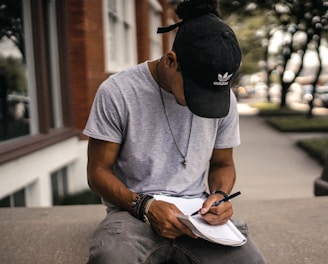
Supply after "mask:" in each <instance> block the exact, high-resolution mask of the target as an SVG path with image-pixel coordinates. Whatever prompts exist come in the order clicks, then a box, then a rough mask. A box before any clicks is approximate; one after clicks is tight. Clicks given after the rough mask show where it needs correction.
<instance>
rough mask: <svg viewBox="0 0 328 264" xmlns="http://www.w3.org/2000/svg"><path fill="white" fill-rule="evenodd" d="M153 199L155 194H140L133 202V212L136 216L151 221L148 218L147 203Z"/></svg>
mask: <svg viewBox="0 0 328 264" xmlns="http://www.w3.org/2000/svg"><path fill="white" fill-rule="evenodd" d="M151 199H153V196H151V195H148V194H142V193H141V194H138V196H137V197H136V199H135V200H134V201H133V202H132V205H131V214H132V215H133V216H134V217H135V218H138V219H140V220H142V221H144V222H146V223H147V222H149V221H148V218H147V217H146V205H147V202H148V201H149V200H151ZM149 206H150V205H149ZM148 209H149V208H148ZM147 211H148V210H147Z"/></svg>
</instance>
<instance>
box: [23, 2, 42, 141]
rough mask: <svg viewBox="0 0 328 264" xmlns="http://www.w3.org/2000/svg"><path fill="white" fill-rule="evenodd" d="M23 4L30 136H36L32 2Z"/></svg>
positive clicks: (37, 126)
mask: <svg viewBox="0 0 328 264" xmlns="http://www.w3.org/2000/svg"><path fill="white" fill-rule="evenodd" d="M22 4H23V23H24V37H25V56H26V58H25V60H26V76H27V91H28V93H27V94H28V97H29V100H30V101H29V111H30V134H31V135H36V134H38V133H39V115H38V102H37V91H36V80H35V76H36V73H35V67H34V65H35V61H34V50H33V37H32V34H33V32H32V21H31V1H30V0H27V1H22Z"/></svg>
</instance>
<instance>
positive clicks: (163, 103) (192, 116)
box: [156, 60, 194, 168]
mask: <svg viewBox="0 0 328 264" xmlns="http://www.w3.org/2000/svg"><path fill="white" fill-rule="evenodd" d="M159 63H160V60H159V61H158V62H157V64H156V78H157V84H158V89H159V93H160V96H161V101H162V105H163V109H164V114H165V117H166V121H167V124H168V127H169V129H170V133H171V135H172V138H173V141H174V144H175V146H176V148H177V150H178V152H179V154H180V156H181V157H182V159H183V161H182V162H181V164H182V165H183V166H184V168H186V167H187V163H188V161H187V155H188V149H189V142H190V137H191V131H192V124H193V119H194V115H193V114H192V115H191V125H190V129H189V137H188V142H187V149H186V153H185V154H183V153H182V150H181V149H180V148H179V145H178V142H177V140H176V138H175V136H174V133H173V129H172V127H171V124H170V120H169V115H168V112H167V109H166V106H165V101H164V97H163V92H162V88H161V86H160V84H159V74H158V65H159Z"/></svg>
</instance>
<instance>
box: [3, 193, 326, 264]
mask: <svg viewBox="0 0 328 264" xmlns="http://www.w3.org/2000/svg"><path fill="white" fill-rule="evenodd" d="M234 207H235V218H241V219H244V220H245V221H246V222H247V223H248V226H249V229H250V232H251V234H252V237H253V238H254V240H255V241H256V242H257V243H258V244H259V246H260V247H261V249H262V250H263V252H264V254H265V255H266V257H267V259H268V260H269V262H270V263H271V264H282V263H286V264H287V263H293V264H307V263H309V264H310V263H311V264H323V263H326V261H327V256H328V255H327V249H328V226H327V224H328V210H327V209H328V197H325V196H323V197H313V198H311V199H291V200H270V201H249V200H242V199H236V200H235V201H234ZM104 215H105V208H104V206H102V205H81V206H60V207H51V208H12V209H11V208H2V209H0V263H1V264H20V263H24V264H28V263H33V264H37V263H40V264H41V263H42V264H44V263H47V264H50V263H56V264H61V263H63V264H64V263H65V264H67V263H69V264H75V263H79V264H81V263H86V261H87V257H88V250H89V243H90V239H91V236H92V233H93V231H94V229H95V228H96V226H97V225H98V223H99V222H100V221H101V220H102V219H103V217H104Z"/></svg>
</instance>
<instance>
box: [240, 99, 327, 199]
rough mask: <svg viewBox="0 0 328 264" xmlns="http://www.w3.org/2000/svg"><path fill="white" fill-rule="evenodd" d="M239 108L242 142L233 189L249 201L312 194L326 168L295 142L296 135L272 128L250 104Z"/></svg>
mask: <svg viewBox="0 0 328 264" xmlns="http://www.w3.org/2000/svg"><path fill="white" fill-rule="evenodd" d="M238 107H239V112H240V134H241V145H240V146H239V147H237V148H235V150H234V157H235V164H236V170H237V181H236V184H235V188H234V189H235V190H240V191H241V192H242V193H243V199H250V200H255V199H256V200H268V199H289V198H308V197H313V196H314V189H313V184H314V180H315V178H317V177H319V176H320V175H321V172H322V169H323V167H322V166H321V165H320V164H319V163H317V162H316V161H315V160H313V159H311V158H310V157H309V156H308V155H307V154H306V153H305V152H304V151H302V150H301V149H299V148H298V147H297V146H296V145H295V142H296V139H297V137H295V134H293V133H292V134H289V133H281V132H279V131H276V130H274V129H273V128H271V127H269V126H268V125H267V124H266V123H265V120H264V119H263V118H261V117H259V116H257V115H256V110H255V109H252V108H249V107H248V106H247V105H243V104H240V105H239V106H238Z"/></svg>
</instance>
